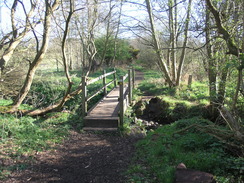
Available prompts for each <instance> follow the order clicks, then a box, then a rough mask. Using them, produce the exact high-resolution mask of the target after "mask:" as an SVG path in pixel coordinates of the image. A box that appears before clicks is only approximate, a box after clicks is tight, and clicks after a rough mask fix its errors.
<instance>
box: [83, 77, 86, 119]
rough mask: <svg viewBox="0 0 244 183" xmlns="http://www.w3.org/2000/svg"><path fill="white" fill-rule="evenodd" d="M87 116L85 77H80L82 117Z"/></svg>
mask: <svg viewBox="0 0 244 183" xmlns="http://www.w3.org/2000/svg"><path fill="white" fill-rule="evenodd" d="M86 114H87V88H86V76H82V117H83V118H84V117H85V116H86Z"/></svg>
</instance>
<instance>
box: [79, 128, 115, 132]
mask: <svg viewBox="0 0 244 183" xmlns="http://www.w3.org/2000/svg"><path fill="white" fill-rule="evenodd" d="M83 130H84V131H107V132H116V131H118V128H95V127H84V128H83Z"/></svg>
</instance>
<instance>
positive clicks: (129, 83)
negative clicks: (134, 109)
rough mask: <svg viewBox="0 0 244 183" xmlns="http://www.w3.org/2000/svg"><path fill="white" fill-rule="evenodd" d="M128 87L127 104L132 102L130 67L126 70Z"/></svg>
mask: <svg viewBox="0 0 244 183" xmlns="http://www.w3.org/2000/svg"><path fill="white" fill-rule="evenodd" d="M128 87H129V96H128V97H129V104H131V103H132V77H131V69H129V70H128Z"/></svg>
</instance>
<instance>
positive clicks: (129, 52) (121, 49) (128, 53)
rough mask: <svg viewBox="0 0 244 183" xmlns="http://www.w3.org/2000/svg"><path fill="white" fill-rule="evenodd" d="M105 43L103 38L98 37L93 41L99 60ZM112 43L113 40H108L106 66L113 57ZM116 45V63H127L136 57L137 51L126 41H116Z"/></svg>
mask: <svg viewBox="0 0 244 183" xmlns="http://www.w3.org/2000/svg"><path fill="white" fill-rule="evenodd" d="M105 42H106V37H105V36H104V37H100V38H98V39H96V41H95V45H96V48H97V57H99V58H100V59H101V58H102V56H103V52H104V50H105ZM114 42H115V40H114V39H113V38H109V39H108V42H107V50H106V53H105V62H106V63H107V65H109V64H110V62H111V60H112V59H113V56H114ZM116 44H117V51H116V55H115V59H116V60H117V61H128V60H131V59H134V58H136V57H137V55H138V53H139V50H137V49H135V48H133V47H132V46H130V44H129V42H128V41H127V40H124V39H118V40H116Z"/></svg>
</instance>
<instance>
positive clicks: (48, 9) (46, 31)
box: [13, 0, 60, 110]
mask: <svg viewBox="0 0 244 183" xmlns="http://www.w3.org/2000/svg"><path fill="white" fill-rule="evenodd" d="M59 3H60V0H55V1H54V2H53V3H51V1H50V0H45V16H44V23H43V35H42V42H41V47H40V49H39V44H40V41H39V40H38V38H37V37H36V36H35V37H36V50H37V52H36V56H35V58H34V60H33V61H32V62H31V63H30V66H29V69H28V73H27V75H26V79H25V81H24V85H23V86H22V88H21V90H20V91H19V93H18V95H17V96H16V98H15V100H14V103H13V110H16V109H17V108H18V107H19V106H20V104H21V103H22V102H23V100H24V99H25V97H26V95H27V94H28V92H29V90H30V87H31V84H32V81H33V78H34V75H35V72H36V69H37V67H38V65H39V64H40V63H41V61H42V60H43V58H44V56H45V54H46V51H47V48H48V42H49V37H50V30H51V19H52V14H53V12H54V11H55V10H56V8H57V7H58V6H59ZM33 33H34V35H35V32H33Z"/></svg>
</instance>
